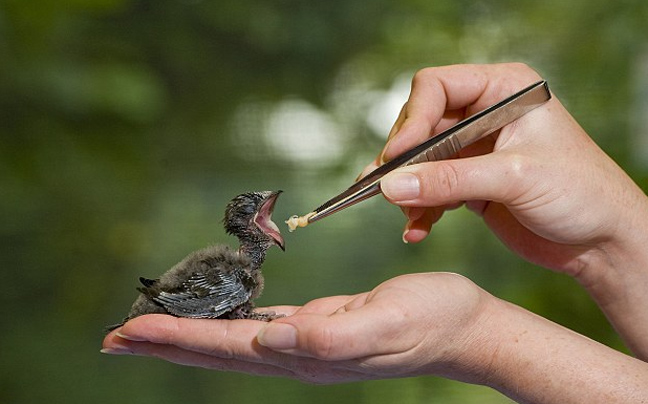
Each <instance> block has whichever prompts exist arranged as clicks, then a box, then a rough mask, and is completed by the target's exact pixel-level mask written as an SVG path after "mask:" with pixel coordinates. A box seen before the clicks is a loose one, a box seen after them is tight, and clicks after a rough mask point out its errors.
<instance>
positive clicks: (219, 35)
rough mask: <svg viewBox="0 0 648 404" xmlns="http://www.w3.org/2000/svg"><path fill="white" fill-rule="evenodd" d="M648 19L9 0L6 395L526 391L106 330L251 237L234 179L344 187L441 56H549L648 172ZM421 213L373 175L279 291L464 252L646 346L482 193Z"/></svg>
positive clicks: (636, 8)
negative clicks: (251, 369) (291, 368)
mask: <svg viewBox="0 0 648 404" xmlns="http://www.w3.org/2000/svg"><path fill="white" fill-rule="evenodd" d="M647 27H648V3H647V2H646V1H645V0H620V1H615V2H610V1H602V0H572V1H564V0H549V1H543V2H519V1H506V0H499V1H429V0H425V1H421V0H400V1H398V2H394V1H387V0H374V1H371V2H368V1H366V0H328V1H321V2H314V1H313V2H306V1H295V0H278V1H262V0H238V1H232V2H230V1H200V0H149V1H128V0H3V1H2V2H1V4H0V134H1V137H0V139H1V140H0V192H1V196H0V215H1V216H0V260H1V261H0V262H1V264H2V271H1V272H0V274H1V275H0V276H2V278H3V283H2V284H3V285H4V286H3V291H2V293H1V294H0V310H1V311H2V312H1V315H2V320H1V323H0V324H1V327H2V329H1V332H0V363H1V364H2V365H1V366H0V402H2V403H38V402H61V403H92V402H99V403H117V402H137V403H142V404H143V403H158V404H161V403H177V402H193V403H225V402H236V403H240V404H245V403H256V402H282V403H296V402H309V403H330V402H337V403H364V402H366V403H393V402H399V403H401V404H408V403H424V402H425V403H431V402H433V403H507V402H510V401H509V400H508V399H506V398H504V397H503V396H501V395H499V394H498V393H496V392H494V391H491V390H489V389H487V388H485V387H479V386H470V385H465V384H462V383H458V382H452V381H446V380H441V379H438V378H434V377H421V378H412V379H404V380H389V381H373V382H363V383H350V384H344V385H339V386H312V385H305V384H302V383H299V382H296V381H292V380H284V379H277V378H261V377H252V376H247V375H242V374H235V373H219V372H215V371H208V370H204V369H195V368H188V367H182V366H178V365H173V364H169V363H166V362H163V361H159V360H155V359H148V358H135V357H111V356H107V355H101V354H100V353H99V349H100V343H101V340H102V338H103V327H104V326H105V325H107V324H111V323H114V322H115V321H117V320H119V319H121V318H122V316H123V315H124V314H125V313H126V312H127V310H128V308H129V307H130V304H131V302H132V301H133V299H134V298H135V296H136V294H137V292H136V291H135V289H134V288H135V286H136V285H137V277H138V276H140V275H141V276H147V277H155V276H156V275H158V274H160V273H161V272H163V271H164V270H166V269H167V268H169V267H170V266H172V265H173V264H175V263H176V262H177V261H179V260H180V259H181V258H183V257H184V256H185V255H186V254H187V253H189V252H190V251H192V250H194V249H197V248H200V247H203V246H206V245H208V244H210V243H214V242H227V243H233V242H234V240H232V239H230V238H228V237H226V236H225V235H224V233H223V231H222V228H221V223H220V220H221V217H222V212H223V208H224V206H225V204H226V203H227V201H228V200H229V199H230V198H231V197H233V196H234V195H236V194H238V193H241V192H244V191H249V190H262V189H271V190H273V189H283V190H284V191H285V193H284V194H283V195H282V197H281V198H280V201H279V203H278V206H277V208H276V211H275V219H276V221H277V222H281V221H282V220H284V219H285V218H287V217H288V216H290V215H291V214H295V213H305V212H307V211H309V210H310V209H312V208H313V207H315V206H317V205H319V204H320V203H321V202H322V201H323V200H324V199H327V198H328V197H330V196H332V195H333V194H334V193H335V192H338V191H340V190H342V189H343V188H344V187H346V186H347V185H348V184H349V183H350V181H352V180H353V179H354V178H355V176H356V175H357V174H358V173H359V172H360V170H361V169H362V167H364V165H365V164H366V163H367V162H369V161H370V160H371V159H372V158H373V157H374V156H375V155H376V154H377V152H378V151H379V150H380V148H381V146H382V144H383V143H384V140H385V137H386V134H387V132H388V130H389V127H390V125H391V123H392V121H393V120H394V119H395V118H396V115H397V112H398V110H399V108H400V106H401V105H402V103H403V102H404V101H405V100H406V97H407V94H408V89H409V83H410V79H411V77H412V75H413V73H414V72H415V71H416V70H418V69H420V68H423V67H426V66H434V65H444V64H451V63H491V62H500V61H522V62H525V63H527V64H530V65H532V66H533V67H534V68H536V69H537V70H538V71H539V72H540V73H541V74H542V75H543V76H544V77H545V78H546V79H547V80H549V82H550V84H551V87H552V89H553V91H554V92H555V93H556V94H557V95H558V97H560V98H561V99H562V101H563V102H564V103H565V104H566V105H567V106H568V108H569V109H570V110H571V112H572V113H573V114H574V116H575V117H576V118H577V119H578V120H579V121H580V123H581V124H582V125H583V126H584V127H585V128H586V130H587V131H588V132H589V133H590V134H591V135H592V137H593V138H594V139H595V140H596V141H597V143H599V144H600V145H601V147H603V148H604V149H605V150H606V151H607V152H608V153H609V154H610V155H612V157H614V158H615V159H616V160H617V161H618V162H619V163H620V164H621V165H622V166H623V167H624V168H625V169H626V170H627V171H628V172H629V173H630V175H631V176H632V177H633V178H634V179H635V180H636V181H637V182H638V183H640V185H641V186H642V187H643V189H648V174H647V173H648V118H647V116H648V28H647ZM280 224H281V223H280ZM403 225H404V221H403V219H402V217H401V214H400V212H399V210H398V209H397V208H395V207H393V206H391V205H389V204H387V203H386V202H385V201H384V200H382V199H381V198H375V200H372V201H369V202H367V203H366V204H364V206H358V207H354V208H352V210H348V211H346V212H344V213H343V214H340V216H338V217H332V218H331V219H327V220H325V221H322V222H320V223H318V224H317V225H316V226H313V227H311V228H308V229H303V230H301V231H299V232H297V233H295V234H287V232H286V231H285V232H284V233H286V234H285V237H286V242H287V251H286V252H285V253H281V252H280V251H279V250H278V249H275V250H273V251H272V252H271V253H270V255H269V257H268V259H267V261H266V265H265V274H266V291H265V294H264V295H263V297H262V298H261V299H260V301H259V302H258V303H259V304H261V305H266V304H267V305H270V304H284V303H285V304H302V303H304V302H307V301H309V300H311V299H313V298H317V297H321V296H327V295H333V294H351V293H356V292H361V291H366V290H369V289H371V288H373V287H374V286H376V285H377V284H379V283H380V282H382V281H384V280H386V279H389V278H391V277H394V276H397V275H399V274H403V273H408V272H422V271H453V272H459V273H461V274H464V275H466V276H468V277H469V278H471V279H472V280H474V281H475V282H477V283H478V284H479V285H480V286H482V287H483V288H485V289H487V290H488V291H490V292H492V293H493V294H495V295H497V296H499V297H502V298H504V299H507V300H509V301H511V302H514V303H516V304H518V305H521V306H523V307H525V308H528V309H529V310H532V311H534V312H536V313H539V314H541V315H543V316H546V317H548V318H550V319H552V320H554V321H556V322H558V323H561V324H563V325H565V326H567V327H570V328H572V329H574V330H577V331H578V332H581V333H584V334H586V335H588V336H590V337H592V338H594V339H596V340H598V341H601V342H603V343H605V344H608V345H611V346H613V347H615V348H617V349H622V350H623V349H624V348H623V346H622V344H621V342H620V341H619V339H618V338H617V336H615V334H614V332H613V330H612V329H611V327H610V326H609V325H608V324H607V322H606V320H605V318H604V317H603V316H602V315H601V313H600V312H599V310H598V309H597V308H596V306H595V305H594V304H593V303H592V301H591V300H590V299H589V297H588V296H587V295H586V293H584V292H583V291H582V290H581V289H580V287H579V286H578V285H577V284H576V283H575V282H574V281H572V280H571V279H569V278H567V277H566V276H563V275H558V274H555V273H552V272H549V271H547V270H544V269H542V268H537V267H534V266H532V265H529V264H526V263H524V262H522V261H521V260H520V259H519V258H517V257H515V256H514V255H512V254H511V253H509V252H508V251H507V250H505V249H504V248H503V246H502V245H501V244H500V243H499V241H498V240H497V239H495V238H494V237H493V236H491V235H490V234H489V233H488V231H487V230H486V229H485V227H484V226H483V225H482V223H481V221H480V220H479V219H478V218H476V217H474V216H473V215H471V214H470V213H468V212H467V211H465V210H457V211H453V212H450V213H448V214H446V216H445V217H444V219H443V220H442V222H441V223H439V224H438V225H437V226H436V227H435V229H434V232H433V234H432V235H431V236H430V237H429V238H428V239H427V240H426V241H424V242H423V243H421V244H420V245H404V244H403V243H402V242H401V239H400V237H401V229H402V226H403ZM283 229H285V227H283V226H282V230H283Z"/></svg>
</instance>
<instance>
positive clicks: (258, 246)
mask: <svg viewBox="0 0 648 404" xmlns="http://www.w3.org/2000/svg"><path fill="white" fill-rule="evenodd" d="M280 192H281V191H276V192H271V191H263V192H250V193H245V194H241V195H238V196H237V197H235V198H234V199H232V200H231V201H230V203H229V204H228V205H227V207H226V209H225V218H224V219H223V224H224V226H225V230H226V231H227V233H228V234H232V235H235V236H237V237H238V239H239V242H240V246H239V248H238V250H233V249H231V248H230V247H228V246H225V245H214V246H210V247H207V248H204V249H202V250H198V251H194V252H193V253H191V254H189V255H188V256H187V257H185V258H184V259H183V260H182V261H180V262H179V263H178V264H176V265H175V266H174V267H173V268H171V269H170V270H168V271H167V272H166V273H164V274H163V275H162V276H161V277H160V278H159V279H147V278H140V282H141V283H142V287H139V288H138V289H137V290H139V291H140V293H141V294H140V295H139V296H138V297H137V299H136V300H135V302H134V303H133V305H132V307H131V309H130V312H129V313H128V316H127V317H126V318H125V319H124V320H123V321H122V322H121V323H119V324H115V325H113V326H110V327H108V330H113V329H115V328H118V327H120V326H122V325H123V324H124V323H125V322H126V321H128V320H130V319H132V318H135V317H137V316H141V315H143V314H150V313H164V314H170V315H173V316H176V317H188V318H226V319H239V318H248V319H255V320H262V321H270V320H272V319H274V318H277V317H280V316H278V315H276V314H275V313H274V312H265V313H258V312H255V311H254V303H253V300H254V299H256V298H257V297H259V295H260V294H261V292H262V290H263V283H264V282H263V276H262V275H261V265H262V264H263V261H264V260H265V257H266V252H267V250H268V249H269V248H270V247H271V246H273V245H277V246H279V247H280V248H281V249H282V250H283V249H284V242H283V238H282V237H281V234H280V232H279V229H278V228H277V226H276V225H275V224H274V222H272V211H273V209H274V204H275V202H276V200H277V197H278V196H279V194H280Z"/></svg>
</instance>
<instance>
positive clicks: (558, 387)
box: [464, 298, 648, 403]
mask: <svg viewBox="0 0 648 404" xmlns="http://www.w3.org/2000/svg"><path fill="white" fill-rule="evenodd" d="M476 327H478V328H479V331H478V332H475V333H474V334H473V339H472V343H471V346H470V347H469V349H467V350H466V355H471V356H473V358H472V359H471V363H472V373H470V375H471V377H472V379H467V380H466V379H464V381H468V382H472V383H478V384H482V385H486V386H489V387H491V388H493V389H496V390H498V391H500V392H502V393H503V394H505V395H507V396H509V397H510V398H512V399H514V400H516V401H519V402H533V403H552V402H563V403H572V402H573V403H577V402H587V403H599V402H600V403H616V402H620V403H621V402H633V398H636V396H635V395H638V396H641V397H645V396H646V395H647V394H648V365H647V364H646V363H644V362H641V361H639V360H637V359H634V358H632V357H629V356H627V355H624V354H622V353H620V352H617V351H614V350H612V349H610V348H608V347H606V346H604V345H602V344H600V343H598V342H596V341H593V340H591V339H589V338H586V337H584V336H582V335H580V334H577V333H575V332H573V331H571V330H568V329H566V328H564V327H562V326H560V325H558V324H555V323H553V322H551V321H549V320H547V319H544V318H542V317H539V316H537V315H535V314H533V313H530V312H528V311H526V310H524V309H522V308H520V307H517V306H515V305H513V304H510V303H507V302H504V301H501V300H498V299H496V298H493V299H492V300H491V301H490V302H489V307H488V308H487V309H486V310H485V312H484V315H483V316H482V317H481V319H480V323H478V324H476ZM574 386H579V387H578V388H574Z"/></svg>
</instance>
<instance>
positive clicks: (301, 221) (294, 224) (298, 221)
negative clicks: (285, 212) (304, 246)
mask: <svg viewBox="0 0 648 404" xmlns="http://www.w3.org/2000/svg"><path fill="white" fill-rule="evenodd" d="M314 214H315V212H311V213H308V214H306V215H304V216H297V215H293V216H290V218H289V219H288V220H286V224H287V225H288V230H290V231H291V232H293V231H295V229H297V228H298V227H306V226H308V219H309V218H310V217H311V216H313V215H314Z"/></svg>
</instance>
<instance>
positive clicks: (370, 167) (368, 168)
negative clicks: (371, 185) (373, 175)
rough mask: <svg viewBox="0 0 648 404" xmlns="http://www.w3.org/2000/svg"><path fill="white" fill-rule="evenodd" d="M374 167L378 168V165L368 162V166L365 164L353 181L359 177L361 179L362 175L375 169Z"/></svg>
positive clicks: (356, 180) (358, 179) (364, 175)
mask: <svg viewBox="0 0 648 404" xmlns="http://www.w3.org/2000/svg"><path fill="white" fill-rule="evenodd" d="M376 168H378V166H377V165H376V164H375V163H371V164H369V165H368V166H366V167H365V168H364V170H362V172H361V173H360V174H359V175H358V177H356V179H355V182H358V181H360V180H361V179H363V178H364V177H366V176H367V174H369V173H370V172H372V171H373V170H375V169H376Z"/></svg>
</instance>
